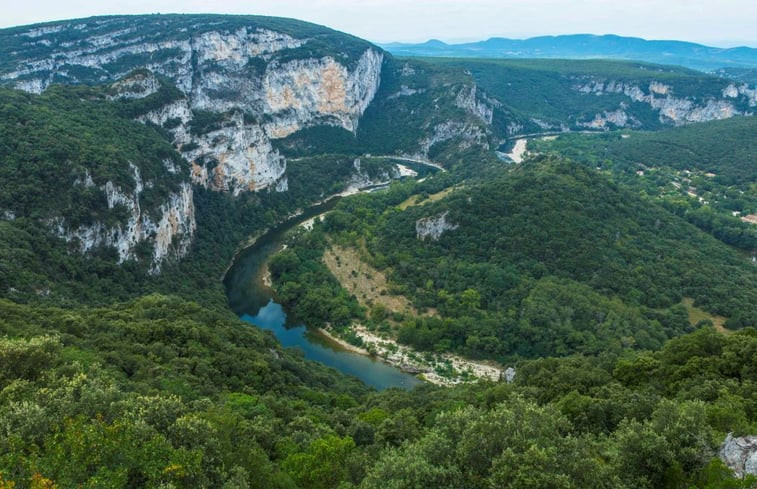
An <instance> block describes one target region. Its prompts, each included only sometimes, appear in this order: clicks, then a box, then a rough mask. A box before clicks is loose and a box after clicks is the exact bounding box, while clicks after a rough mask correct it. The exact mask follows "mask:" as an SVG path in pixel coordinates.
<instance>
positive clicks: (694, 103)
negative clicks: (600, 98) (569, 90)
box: [574, 80, 757, 127]
mask: <svg viewBox="0 0 757 489" xmlns="http://www.w3.org/2000/svg"><path fill="white" fill-rule="evenodd" d="M574 88H575V89H576V90H578V91H580V92H583V93H592V94H595V95H603V94H606V93H622V94H624V95H626V96H627V97H629V98H630V99H631V100H632V101H634V102H642V103H645V104H648V105H649V106H650V107H652V108H653V109H655V110H657V111H658V112H659V114H660V116H659V117H660V122H663V123H666V124H673V125H677V126H679V125H684V124H690V123H693V122H707V121H711V120H716V119H727V118H729V117H733V116H735V115H741V114H742V113H741V112H739V111H738V110H737V109H736V107H735V106H734V105H733V103H732V102H730V101H728V100H724V99H716V98H710V99H707V100H692V99H688V98H677V97H675V96H674V95H673V90H672V88H671V87H670V86H668V85H665V84H664V83H660V82H656V81H655V82H652V83H650V84H649V87H648V89H647V91H646V92H645V91H644V90H642V89H641V88H640V87H639V86H637V85H632V84H629V83H623V82H617V81H609V82H603V81H596V80H591V81H589V82H587V83H584V84H582V85H576V86H575V87H574ZM751 92H755V93H751ZM722 94H723V97H724V98H730V99H734V98H738V97H744V99H745V100H746V101H748V102H749V105H750V106H754V105H757V91H755V90H752V91H750V90H749V88H748V87H747V86H744V87H738V88H737V87H736V86H735V85H729V86H726V87H724V89H723V92H722ZM619 110H620V109H619ZM605 114H606V116H605V117H604V120H605V124H606V122H613V121H612V120H611V119H610V118H608V117H607V116H609V117H614V118H615V120H616V121H617V122H623V121H624V118H623V116H622V114H620V112H618V111H615V112H609V113H605ZM613 114H614V115H613ZM599 119H603V117H602V116H597V118H595V121H592V122H589V123H588V125H586V124H584V125H586V127H597V126H598V127H603V126H602V125H601V124H602V122H601V121H600V120H599ZM629 121H630V119H628V118H626V119H625V122H626V124H627V123H628V122H629ZM592 124H594V125H592ZM613 124H615V125H616V126H618V127H627V126H626V125H621V124H617V123H615V122H613ZM630 127H633V124H630Z"/></svg>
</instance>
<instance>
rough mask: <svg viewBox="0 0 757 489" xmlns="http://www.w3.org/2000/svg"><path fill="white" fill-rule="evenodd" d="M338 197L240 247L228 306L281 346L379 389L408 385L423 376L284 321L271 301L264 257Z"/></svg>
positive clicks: (228, 288) (229, 285)
mask: <svg viewBox="0 0 757 489" xmlns="http://www.w3.org/2000/svg"><path fill="white" fill-rule="evenodd" d="M338 200H339V199H338V198H332V199H331V200H328V201H327V202H325V203H322V204H319V205H315V206H313V207H310V208H308V210H307V211H306V212H304V213H303V214H301V215H299V216H297V217H294V218H292V219H290V220H288V221H286V222H285V223H283V224H280V225H279V226H277V227H275V228H273V229H271V230H270V231H268V232H266V233H265V234H263V235H262V236H260V237H259V238H258V239H257V240H256V241H255V243H254V244H252V245H251V246H249V247H248V248H246V249H245V250H243V251H241V252H240V253H239V254H238V255H237V256H236V257H235V258H234V263H233V264H232V266H231V267H230V268H229V271H228V272H227V273H226V276H225V277H224V285H225V287H226V294H227V296H228V299H229V306H230V307H231V308H232V310H233V311H234V312H236V313H237V315H239V317H240V318H241V319H242V320H244V321H246V322H248V323H250V324H253V325H255V326H258V327H260V328H262V329H266V330H269V331H271V332H273V334H274V335H275V336H276V338H278V340H279V342H280V343H281V344H282V345H283V346H285V347H297V348H300V349H301V350H302V351H303V352H304V353H305V358H307V359H309V360H314V361H317V362H321V363H323V364H324V365H328V366H329V367H333V368H335V369H337V370H340V371H342V372H344V373H346V374H349V375H353V376H355V377H357V378H359V379H360V380H362V381H363V382H365V383H366V384H368V385H370V386H372V387H375V388H376V389H378V390H382V389H386V388H389V387H400V388H403V389H410V388H412V387H414V386H416V385H419V384H421V383H422V381H421V380H419V379H418V378H417V377H415V376H413V375H410V374H407V373H405V372H402V371H401V370H399V369H398V368H395V367H392V366H390V365H387V364H385V363H382V362H380V361H378V360H374V359H373V358H370V357H368V356H365V355H360V354H358V353H354V352H351V351H347V350H346V349H344V348H343V347H341V346H339V345H338V344H337V343H335V342H333V341H331V340H329V339H328V338H326V337H324V336H323V335H320V334H318V332H317V331H316V330H311V329H309V328H307V327H306V326H304V325H288V324H287V316H286V311H284V309H283V308H282V307H281V305H280V304H278V303H277V302H276V301H275V297H274V294H273V291H272V290H271V288H270V287H268V286H267V285H266V284H265V283H264V280H263V275H264V273H265V269H266V263H267V261H268V258H269V257H270V256H271V255H272V254H273V253H276V252H277V251H279V250H280V249H281V247H282V246H283V244H284V240H285V238H286V234H287V232H288V231H289V230H290V229H292V228H294V227H295V226H298V225H300V224H301V223H302V222H304V221H306V220H308V219H310V218H312V217H314V216H317V215H319V214H322V213H324V212H327V211H329V210H331V209H333V207H334V206H335V205H336V203H337V201H338Z"/></svg>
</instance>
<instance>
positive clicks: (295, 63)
mask: <svg viewBox="0 0 757 489" xmlns="http://www.w3.org/2000/svg"><path fill="white" fill-rule="evenodd" d="M290 23H291V25H289V23H281V22H279V23H276V22H273V21H271V20H266V19H264V18H257V17H223V16H202V17H198V16H197V17H196V16H159V15H158V16H143V17H135V18H129V17H103V18H95V19H83V20H73V21H68V22H62V23H58V24H56V25H52V26H46V27H29V28H27V29H23V28H21V29H16V30H15V31H14V35H13V36H12V38H11V39H10V41H12V42H13V43H15V44H17V45H18V46H19V49H18V50H16V51H14V56H13V59H12V60H11V63H9V64H10V65H11V66H13V67H12V68H11V69H6V70H4V71H0V82H4V83H5V84H10V85H11V86H14V87H15V88H19V89H22V90H25V91H29V92H35V93H39V92H41V91H44V90H45V89H46V88H47V87H48V86H49V85H50V84H51V83H54V82H64V83H104V82H112V81H114V80H120V81H117V82H115V83H114V84H113V86H112V88H113V95H112V96H111V97H112V98H126V99H136V98H144V97H148V96H150V95H153V94H154V93H156V92H157V91H158V89H159V87H160V81H159V80H158V78H157V77H156V76H155V75H157V76H159V77H163V78H164V79H166V80H168V81H169V82H170V83H172V84H174V85H175V86H176V87H177V88H178V89H179V90H181V92H182V93H183V94H184V95H185V99H184V100H181V101H172V102H171V103H169V104H167V105H166V106H163V107H159V108H157V109H154V110H152V111H150V113H149V114H146V115H144V116H142V117H141V119H142V120H149V121H151V122H153V123H156V124H160V125H166V124H167V123H170V124H169V125H170V131H171V133H172V134H173V136H174V143H175V145H176V147H177V148H178V149H180V150H182V153H183V154H184V156H185V157H186V158H187V159H188V160H189V161H190V163H192V179H193V181H194V182H195V183H197V184H200V185H203V186H205V187H208V188H211V189H213V190H219V191H229V192H232V193H234V194H238V193H241V192H246V191H255V190H260V189H265V188H272V189H276V190H284V189H286V177H285V172H286V161H285V159H284V158H283V157H282V156H281V155H280V154H279V153H278V151H276V150H275V149H274V148H273V145H272V144H271V141H272V140H275V139H280V138H284V137H286V136H288V135H290V134H292V133H294V132H296V131H298V130H300V129H302V128H306V127H310V126H313V125H332V126H338V127H342V128H344V129H346V130H348V131H355V130H356V129H357V126H358V121H359V119H360V116H361V115H362V114H363V112H364V111H365V109H366V108H367V107H368V105H369V104H370V103H371V101H372V100H373V98H374V96H375V94H376V91H377V90H378V87H379V83H380V78H381V66H382V63H383V53H382V51H381V50H379V49H378V48H375V47H373V46H372V45H370V44H369V43H367V42H364V41H360V40H357V39H354V38H350V37H348V36H346V35H342V34H338V33H335V32H333V31H331V30H329V29H326V28H321V27H316V26H313V25H311V24H305V23H301V22H296V21H291V22H290ZM268 24H272V25H271V26H269V25H268ZM279 24H280V25H281V27H282V28H281V30H279V29H278V28H275V27H273V26H274V25H275V26H279ZM326 36H331V37H333V38H334V39H335V42H334V43H333V45H328V44H327V43H324V42H323V41H322V38H323V37H326ZM337 37H338V38H339V39H336V38H337ZM338 46H339V47H338ZM342 47H343V49H342ZM13 61H15V66H14V63H13ZM135 69H139V70H140V72H139V73H132V72H133V70H135ZM202 112H210V113H215V114H223V116H224V117H223V118H222V119H223V120H224V122H223V124H222V125H223V127H221V128H217V127H212V128H209V129H208V130H205V129H203V128H199V129H198V128H197V125H198V124H197V121H198V114H200V113H202ZM193 124H194V127H193ZM187 147H188V148H191V149H189V150H184V148H187Z"/></svg>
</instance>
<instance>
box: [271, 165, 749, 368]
mask: <svg viewBox="0 0 757 489" xmlns="http://www.w3.org/2000/svg"><path fill="white" fill-rule="evenodd" d="M401 197H404V195H403V194H401V193H397V194H396V195H392V194H391V193H389V194H387V195H386V196H384V197H382V198H378V197H373V196H370V197H364V198H362V199H352V200H350V201H347V202H344V203H340V205H339V206H338V207H337V209H336V210H335V211H334V212H332V213H331V214H329V215H328V217H327V219H326V222H325V224H324V226H323V228H324V230H325V231H327V232H328V233H330V234H331V236H332V237H333V240H334V241H335V242H338V243H340V244H342V245H346V246H352V247H357V248H360V247H362V246H364V252H365V256H366V258H367V259H368V260H369V261H370V262H371V263H372V264H373V265H374V266H375V267H377V268H378V269H379V270H383V271H385V272H386V273H387V274H388V277H389V278H390V281H391V284H392V288H391V291H392V292H393V293H395V294H401V295H406V296H407V297H409V298H410V299H411V300H412V302H413V303H414V305H415V306H416V307H417V308H418V309H420V310H421V311H422V310H425V309H428V308H431V309H433V310H435V311H437V313H438V317H434V316H424V317H417V318H406V319H405V320H404V321H400V322H399V323H396V324H395V328H396V335H397V337H398V338H399V340H400V341H402V342H405V343H408V344H411V345H413V346H415V347H417V348H419V349H421V350H437V351H438V350H441V351H445V350H451V351H455V352H458V353H462V354H465V355H473V356H488V357H493V358H497V359H500V360H502V359H507V358H512V357H514V356H515V357H517V356H524V357H535V356H554V355H567V354H571V353H589V354H598V353H601V352H607V351H615V352H620V351H621V350H622V349H624V348H638V349H657V348H659V347H660V346H662V344H663V342H664V341H665V340H666V339H667V338H669V337H672V336H675V335H678V334H681V333H683V332H685V331H688V330H689V328H690V324H689V321H688V317H687V315H686V310H685V309H684V307H683V306H682V305H680V304H679V303H680V302H681V301H682V299H683V298H685V297H689V298H693V299H694V301H695V304H697V305H698V306H700V307H703V308H704V309H707V310H709V311H711V312H712V313H716V314H720V315H723V316H726V317H728V318H730V319H729V320H728V322H726V325H727V326H729V327H732V328H739V327H743V326H747V325H752V324H754V321H755V320H756V319H757V310H755V309H754V304H757V295H755V294H756V293H757V270H756V269H755V268H754V267H753V266H752V265H751V264H750V263H748V262H747V260H745V259H744V258H743V257H742V256H740V255H739V254H738V253H735V252H734V251H732V250H730V249H729V248H728V247H727V246H725V245H723V244H722V243H720V242H718V241H717V240H715V239H713V238H711V237H709V236H707V235H706V234H705V233H702V232H701V231H699V230H697V229H696V228H695V227H694V226H691V225H689V224H687V223H686V222H685V221H684V220H683V219H681V218H679V217H678V216H676V215H674V214H672V213H670V212H668V211H666V210H664V209H663V208H662V207H660V206H658V205H656V204H655V203H654V202H652V201H650V200H645V199H641V198H639V197H638V196H637V195H634V194H633V193H632V192H629V191H628V190H626V189H624V188H623V187H621V186H618V185H617V184H614V183H612V182H611V181H609V180H608V179H606V178H605V177H603V176H600V175H598V174H596V173H595V172H594V171H591V170H587V169H585V168H584V167H582V166H580V165H578V164H575V163H567V162H563V161H555V160H552V159H549V158H541V159H538V160H535V161H531V162H530V163H526V164H524V165H523V166H521V167H518V168H516V169H514V170H512V171H510V172H508V171H506V170H505V169H504V168H503V169H502V174H501V175H500V176H499V177H497V178H493V179H491V180H490V181H488V182H486V183H476V184H470V185H468V186H465V187H463V188H462V189H459V190H457V191H453V192H452V193H450V194H449V195H448V196H445V197H444V198H442V199H441V200H438V201H435V202H428V203H424V205H417V206H410V207H407V208H405V209H404V210H400V209H399V208H397V207H393V203H394V205H397V204H398V203H399V202H400V201H401ZM421 202H422V201H421ZM429 219H431V220H433V221H435V222H436V226H437V227H438V229H439V230H440V231H439V233H438V234H436V235H423V234H421V233H422V232H423V231H422V227H421V226H420V225H419V223H423V222H424V221H425V222H428V221H429ZM300 239H301V240H302V241H303V246H304V247H303V252H304V253H305V254H303V255H302V256H300V257H299V259H294V258H293V259H292V260H285V259H284V258H281V259H280V260H279V261H277V262H275V263H274V269H273V271H274V274H275V275H274V276H275V277H278V278H279V280H280V282H281V289H280V290H281V293H282V298H283V299H285V300H289V301H290V302H291V306H292V308H293V310H294V311H296V312H299V313H300V315H301V317H303V318H306V319H309V318H312V320H313V321H316V318H321V316H317V314H314V313H313V311H310V310H309V309H308V304H311V303H312V302H311V301H308V300H304V299H303V297H302V296H301V295H298V294H291V291H293V290H295V289H294V288H293V287H295V286H296V284H298V283H299V284H300V285H301V286H305V287H307V286H308V285H310V286H311V287H315V288H317V287H319V286H320V287H321V288H322V290H325V291H329V290H334V289H333V288H330V287H329V286H328V285H327V284H328V281H324V280H323V279H319V280H320V281H318V280H316V278H315V277H316V275H313V274H310V273H307V274H302V273H301V272H298V270H301V268H300V267H304V266H305V265H304V264H305V263H310V262H309V261H308V256H311V257H312V254H313V251H312V250H313V249H314V248H315V249H317V247H318V246H321V247H325V246H327V243H326V241H325V240H321V241H318V240H315V239H313V238H310V237H303V238H300ZM362 243H364V245H363V244H362ZM296 253H298V248H297V247H295V248H292V249H291V250H288V251H287V252H285V254H284V256H287V254H288V255H293V254H296ZM317 257H318V255H316V259H318V258H317ZM310 260H312V258H310ZM301 263H302V265H300V264H301ZM305 269H307V268H305ZM326 273H327V272H326ZM308 280H309V281H310V282H308ZM290 282H292V283H290ZM332 287H333V286H332ZM308 293H310V292H308ZM325 293H326V294H327V295H328V292H325ZM319 303H320V304H322V305H323V304H327V303H328V301H319ZM319 320H320V321H322V320H323V319H319Z"/></svg>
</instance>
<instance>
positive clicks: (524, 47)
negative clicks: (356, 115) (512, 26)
mask: <svg viewBox="0 0 757 489" xmlns="http://www.w3.org/2000/svg"><path fill="white" fill-rule="evenodd" d="M382 47H383V48H384V49H386V50H387V51H389V52H391V53H392V54H395V55H398V56H451V57H476V58H577V59H589V58H610V59H629V60H640V61H648V62H651V63H660V64H673V65H681V66H686V67H689V68H694V69H697V70H704V71H711V70H715V69H718V68H722V67H739V68H754V67H757V49H753V48H748V47H737V48H730V49H724V48H716V47H710V46H703V45H701V44H695V43H691V42H683V41H648V40H646V39H640V38H637V37H622V36H615V35H604V36H596V35H592V34H575V35H566V36H541V37H532V38H530V39H505V38H497V37H495V38H491V39H488V40H486V41H478V42H471V43H464V44H446V43H444V42H442V41H438V40H431V41H427V42H425V43H422V44H402V43H390V44H385V45H383V46H382Z"/></svg>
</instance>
